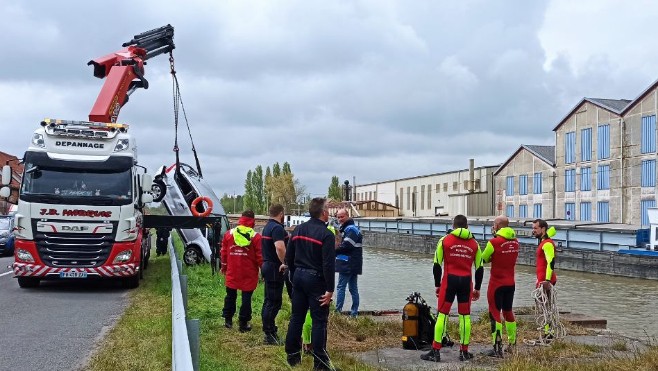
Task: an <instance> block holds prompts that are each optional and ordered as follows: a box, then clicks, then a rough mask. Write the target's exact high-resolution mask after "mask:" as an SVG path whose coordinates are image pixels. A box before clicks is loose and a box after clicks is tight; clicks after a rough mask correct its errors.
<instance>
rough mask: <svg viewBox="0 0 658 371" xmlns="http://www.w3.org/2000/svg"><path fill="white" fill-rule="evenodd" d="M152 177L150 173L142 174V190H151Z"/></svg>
mask: <svg viewBox="0 0 658 371" xmlns="http://www.w3.org/2000/svg"><path fill="white" fill-rule="evenodd" d="M152 186H153V178H152V177H151V174H142V192H151V187H152Z"/></svg>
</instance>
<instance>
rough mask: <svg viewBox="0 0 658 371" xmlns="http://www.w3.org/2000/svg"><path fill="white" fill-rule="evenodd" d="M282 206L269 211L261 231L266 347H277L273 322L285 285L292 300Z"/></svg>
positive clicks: (277, 205) (277, 340)
mask: <svg viewBox="0 0 658 371" xmlns="http://www.w3.org/2000/svg"><path fill="white" fill-rule="evenodd" d="M283 216H284V210H283V206H282V205H280V204H274V205H272V206H271V207H270V220H268V221H267V224H266V225H265V228H263V233H262V236H263V239H262V241H263V242H262V245H263V266H262V267H261V273H262V275H263V280H264V281H265V300H264V301H263V310H262V312H261V313H262V319H263V332H264V333H265V340H264V341H265V344H270V345H276V344H279V335H278V333H277V331H278V328H277V326H276V323H275V320H276V316H277V314H278V313H279V310H280V309H281V299H282V295H283V286H284V284H285V285H286V286H287V288H288V295H289V296H290V297H291V298H292V295H291V294H292V287H291V286H292V285H290V283H289V281H288V280H287V279H286V278H285V277H284V274H283V273H284V271H285V269H286V268H287V267H286V265H285V264H283V262H284V261H285V257H286V244H287V243H288V232H286V230H285V229H284V228H283Z"/></svg>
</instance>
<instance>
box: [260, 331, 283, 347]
mask: <svg viewBox="0 0 658 371" xmlns="http://www.w3.org/2000/svg"><path fill="white" fill-rule="evenodd" d="M263 342H264V343H265V345H279V344H280V340H279V335H277V333H276V332H270V333H265V339H264V340H263Z"/></svg>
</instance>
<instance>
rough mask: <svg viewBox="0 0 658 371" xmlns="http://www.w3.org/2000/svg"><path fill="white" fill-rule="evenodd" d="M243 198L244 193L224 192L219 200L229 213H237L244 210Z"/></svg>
mask: <svg viewBox="0 0 658 371" xmlns="http://www.w3.org/2000/svg"><path fill="white" fill-rule="evenodd" d="M242 198H243V197H242V195H229V194H227V193H224V194H223V195H222V198H221V199H220V200H219V202H220V203H221V204H222V207H223V208H224V211H225V212H226V213H227V214H235V213H240V212H242V207H243V205H242Z"/></svg>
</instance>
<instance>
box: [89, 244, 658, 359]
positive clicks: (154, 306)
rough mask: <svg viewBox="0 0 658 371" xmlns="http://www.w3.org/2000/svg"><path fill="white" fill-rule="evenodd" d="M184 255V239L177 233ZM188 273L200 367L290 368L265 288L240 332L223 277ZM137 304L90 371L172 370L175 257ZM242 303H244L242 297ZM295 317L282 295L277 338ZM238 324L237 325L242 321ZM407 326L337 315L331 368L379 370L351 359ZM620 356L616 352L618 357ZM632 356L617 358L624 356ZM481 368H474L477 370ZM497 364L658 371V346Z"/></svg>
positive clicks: (484, 326)
mask: <svg viewBox="0 0 658 371" xmlns="http://www.w3.org/2000/svg"><path fill="white" fill-rule="evenodd" d="M172 236H173V237H174V241H175V244H176V247H177V249H178V253H179V256H180V253H181V246H182V244H181V243H180V239H179V238H178V236H177V235H176V234H175V233H173V234H172ZM183 271H184V272H183V274H187V275H188V315H187V318H189V319H193V318H196V319H199V320H200V332H201V334H200V336H201V338H200V343H201V357H200V359H201V364H200V369H201V370H204V371H205V370H213V371H214V370H235V371H240V370H289V369H291V368H290V367H289V366H288V364H287V362H286V354H285V351H284V349H283V346H266V345H263V333H262V330H261V328H262V323H261V319H260V314H261V308H262V303H263V284H262V283H260V284H259V285H258V288H257V289H256V291H255V292H254V295H253V300H252V308H253V320H252V327H253V330H252V331H251V332H248V333H240V332H238V331H237V326H235V328H233V329H226V328H224V327H223V319H222V318H221V310H222V307H223V306H224V303H223V300H224V296H225V293H226V291H225V288H224V278H223V276H221V275H215V276H213V275H212V274H211V269H210V265H209V264H203V265H199V266H194V267H184V268H183ZM130 301H131V304H130V305H129V307H128V308H127V309H126V311H125V313H124V315H123V316H122V317H121V319H120V320H119V321H118V322H117V324H116V326H115V327H114V328H113V329H112V330H111V331H110V332H109V333H108V335H107V336H106V337H105V338H104V339H103V341H102V343H101V344H99V346H98V352H97V353H95V354H94V355H93V356H92V357H91V359H90V362H89V364H88V365H87V367H86V369H88V370H93V371H110V370H111V371H114V370H127V371H128V370H130V371H132V370H157V371H160V370H169V369H171V367H172V365H171V352H172V349H171V279H170V262H169V256H163V257H157V258H156V257H154V254H153V255H152V258H151V261H150V264H149V268H148V269H147V270H146V271H145V279H144V280H142V281H141V285H140V287H139V288H138V289H135V290H132V291H131V292H130ZM238 305H239V300H238ZM289 319H290V302H289V300H288V298H287V295H286V294H285V293H284V302H283V307H282V309H281V311H280V312H279V315H278V317H277V325H278V327H279V335H280V336H281V337H282V338H283V337H285V334H286V332H287V328H288V321H289ZM472 321H473V324H472V331H471V334H472V336H471V343H472V344H475V343H479V344H490V342H491V337H490V332H491V329H490V322H489V316H488V313H483V314H482V315H480V316H473V318H472ZM235 322H236V325H237V321H235ZM517 323H518V342H519V344H521V343H522V342H523V339H535V338H537V336H538V330H537V329H536V325H535V324H533V323H531V322H528V321H523V320H521V319H517ZM567 326H568V332H569V334H579V333H582V334H586V333H587V330H585V329H582V328H580V327H577V326H572V325H567ZM457 327H458V326H457V321H456V318H451V319H450V322H449V325H448V329H449V332H450V334H451V335H453V340H455V341H456V342H457V341H458V340H459V339H457V336H456V334H458V328H457ZM400 335H401V322H400V320H399V318H398V319H397V320H391V321H386V320H384V321H379V320H375V319H373V318H371V317H359V318H356V319H351V318H349V317H347V316H343V315H337V314H335V313H333V312H332V313H331V315H330V319H329V338H328V345H327V348H328V351H329V354H330V355H331V358H332V361H333V363H334V364H335V365H336V366H337V367H339V368H340V369H342V370H377V368H376V367H371V366H368V365H365V364H364V363H362V362H360V361H358V360H357V359H355V358H354V357H352V354H353V353H356V352H362V351H368V350H374V349H379V348H385V347H400V346H401V344H400ZM614 351H616V352H614ZM625 351H626V352H627V353H626V354H624V355H619V353H620V352H625ZM478 364H479V363H473V364H472V365H470V366H472V367H474V368H477V366H478ZM490 366H493V367H497V368H499V369H500V370H504V371H517V370H518V371H521V370H536V371H543V370H546V371H560V370H565V371H566V370H577V371H595V370H603V371H608V370H610V371H612V370H658V347H656V346H651V347H649V348H648V350H647V351H644V352H642V353H639V352H628V349H627V345H626V343H624V342H621V341H619V342H615V343H613V344H612V345H611V346H610V347H609V348H602V347H599V346H592V345H583V344H576V343H571V342H563V341H558V342H555V343H554V344H553V345H552V346H550V347H540V346H537V347H532V348H530V349H527V348H526V349H523V350H521V349H520V350H519V352H518V353H517V354H515V355H513V356H509V357H506V358H505V359H504V360H502V361H501V362H496V363H495V364H493V365H490ZM312 367H313V360H312V359H311V357H310V356H304V357H303V362H302V366H301V367H298V368H296V369H311V368H312Z"/></svg>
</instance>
